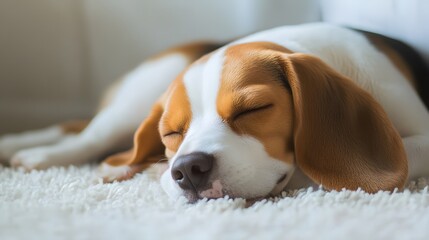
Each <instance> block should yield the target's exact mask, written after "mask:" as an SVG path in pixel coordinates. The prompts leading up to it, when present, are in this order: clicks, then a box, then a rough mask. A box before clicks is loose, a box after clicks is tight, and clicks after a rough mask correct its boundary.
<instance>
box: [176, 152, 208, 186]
mask: <svg viewBox="0 0 429 240" xmlns="http://www.w3.org/2000/svg"><path fill="white" fill-rule="evenodd" d="M213 161H214V156H213V155H211V154H207V153H203V152H194V153H191V154H187V155H183V156H180V157H178V158H177V159H176V161H174V163H173V166H172V168H171V176H172V177H173V179H174V180H175V181H176V182H177V184H179V186H180V187H181V188H182V189H184V190H195V191H198V190H199V188H201V187H204V185H205V184H206V183H207V180H208V178H209V175H210V172H211V170H212V168H213Z"/></svg>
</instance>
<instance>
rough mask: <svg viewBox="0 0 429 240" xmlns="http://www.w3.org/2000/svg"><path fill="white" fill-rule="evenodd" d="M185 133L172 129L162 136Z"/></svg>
mask: <svg viewBox="0 0 429 240" xmlns="http://www.w3.org/2000/svg"><path fill="white" fill-rule="evenodd" d="M182 134H183V133H182V132H180V131H170V132H168V133H166V134H164V135H162V137H169V136H174V135H182Z"/></svg>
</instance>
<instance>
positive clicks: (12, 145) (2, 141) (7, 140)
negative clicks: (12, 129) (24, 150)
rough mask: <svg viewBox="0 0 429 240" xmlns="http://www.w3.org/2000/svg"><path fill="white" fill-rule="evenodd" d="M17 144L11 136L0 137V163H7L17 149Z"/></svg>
mask: <svg viewBox="0 0 429 240" xmlns="http://www.w3.org/2000/svg"><path fill="white" fill-rule="evenodd" d="M18 145H19V144H18V143H17V141H16V138H15V137H13V136H4V137H0V164H2V163H7V162H8V161H9V160H10V159H11V158H12V156H13V155H14V154H15V153H16V151H18V147H19V146H18Z"/></svg>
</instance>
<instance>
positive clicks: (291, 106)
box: [130, 42, 407, 201]
mask: <svg viewBox="0 0 429 240" xmlns="http://www.w3.org/2000/svg"><path fill="white" fill-rule="evenodd" d="M135 145H136V146H135V150H134V155H133V159H132V160H131V162H134V163H135V162H142V161H145V159H146V158H148V157H150V156H151V155H155V154H159V153H161V152H165V155H166V156H167V157H168V159H169V169H168V170H167V171H165V173H164V174H163V176H162V179H161V182H162V185H163V187H164V189H165V190H166V191H167V193H169V194H170V195H171V196H180V195H184V196H186V197H187V198H188V199H189V200H190V201H194V200H196V199H199V198H204V197H205V198H218V197H222V196H225V195H229V196H231V197H243V198H247V199H249V198H258V197H265V196H268V195H270V194H276V193H278V192H279V191H281V190H282V189H283V188H284V187H285V185H286V183H287V182H288V180H289V178H290V177H291V175H292V173H293V171H294V169H295V168H296V167H299V168H300V169H301V170H302V171H303V172H304V173H305V174H306V175H307V176H309V177H310V178H311V179H312V180H313V181H315V182H316V183H318V184H322V185H324V186H325V187H326V188H328V189H341V188H348V189H356V188H359V187H361V188H362V189H364V190H366V191H368V192H374V191H378V190H392V189H393V188H395V187H402V186H403V185H404V182H405V181H406V178H407V162H406V156H405V152H404V148H403V145H402V142H401V139H400V137H399V135H398V133H397V132H396V130H395V129H394V128H393V126H392V123H391V122H390V121H389V119H388V117H387V116H386V114H385V112H384V111H383V109H382V108H381V106H380V105H379V104H378V103H377V102H376V101H375V100H374V99H373V98H372V97H371V96H370V95H369V94H368V93H367V92H365V91H364V90H362V89H361V88H359V87H358V86H357V85H356V84H354V83H353V82H352V81H351V80H349V79H347V78H346V77H345V76H343V75H341V74H339V73H337V72H336V71H335V70H333V69H331V68H330V67H329V66H327V65H326V64H324V63H323V62H322V61H321V60H320V59H318V58H316V57H313V56H310V55H306V54H299V53H293V52H291V51H289V50H288V49H285V48H283V47H281V46H278V45H275V44H272V43H267V42H257V43H245V44H239V45H234V46H228V47H225V48H222V49H220V50H218V51H216V52H214V53H212V54H210V55H207V56H205V57H203V58H202V59H200V60H198V61H197V62H195V63H194V64H192V65H191V66H190V67H189V68H188V69H186V70H185V71H184V72H183V73H182V74H181V75H180V76H179V77H178V78H177V79H176V80H175V81H174V83H173V84H172V85H171V86H170V88H169V89H168V90H167V92H166V93H165V94H164V95H163V96H162V97H161V99H160V100H159V101H158V102H157V103H156V104H155V106H154V108H153V110H152V113H151V115H150V116H149V117H148V118H147V119H146V121H145V122H144V123H143V124H142V125H141V126H140V128H139V130H138V131H137V133H136V135H135ZM131 162H130V163H131Z"/></svg>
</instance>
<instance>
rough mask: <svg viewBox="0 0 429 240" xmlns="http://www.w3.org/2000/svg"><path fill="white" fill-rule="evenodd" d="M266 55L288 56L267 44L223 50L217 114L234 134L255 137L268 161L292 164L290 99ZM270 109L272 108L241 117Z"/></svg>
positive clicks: (278, 68) (279, 69) (279, 70)
mask: <svg viewBox="0 0 429 240" xmlns="http://www.w3.org/2000/svg"><path fill="white" fill-rule="evenodd" d="M268 51H271V52H273V51H279V52H289V53H290V52H291V51H289V50H288V49H285V48H282V47H280V46H278V45H275V44H271V43H267V42H257V43H249V44H242V45H235V46H231V47H229V48H228V49H227V50H226V52H225V63H224V69H223V71H222V79H221V85H220V90H219V93H218V97H217V111H218V113H219V115H220V116H221V117H222V118H223V119H224V120H225V121H226V122H227V123H228V124H229V125H230V127H231V129H233V131H235V132H236V133H238V134H245V135H250V136H253V137H255V138H256V139H258V140H259V141H261V142H262V143H263V145H264V147H265V149H266V151H267V152H268V154H269V155H270V156H271V157H273V158H276V159H281V160H283V161H285V162H288V163H290V164H292V163H293V139H292V136H293V134H292V131H293V108H291V106H292V95H291V94H290V92H288V91H287V87H286V88H285V86H284V82H283V81H282V75H283V69H282V67H281V65H279V64H278V63H277V62H276V57H275V55H273V54H271V53H270V52H268ZM269 105H272V107H267V108H264V109H261V110H258V111H255V112H252V113H249V114H246V113H245V114H241V113H243V112H245V111H247V110H251V109H255V108H258V107H264V106H269Z"/></svg>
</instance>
